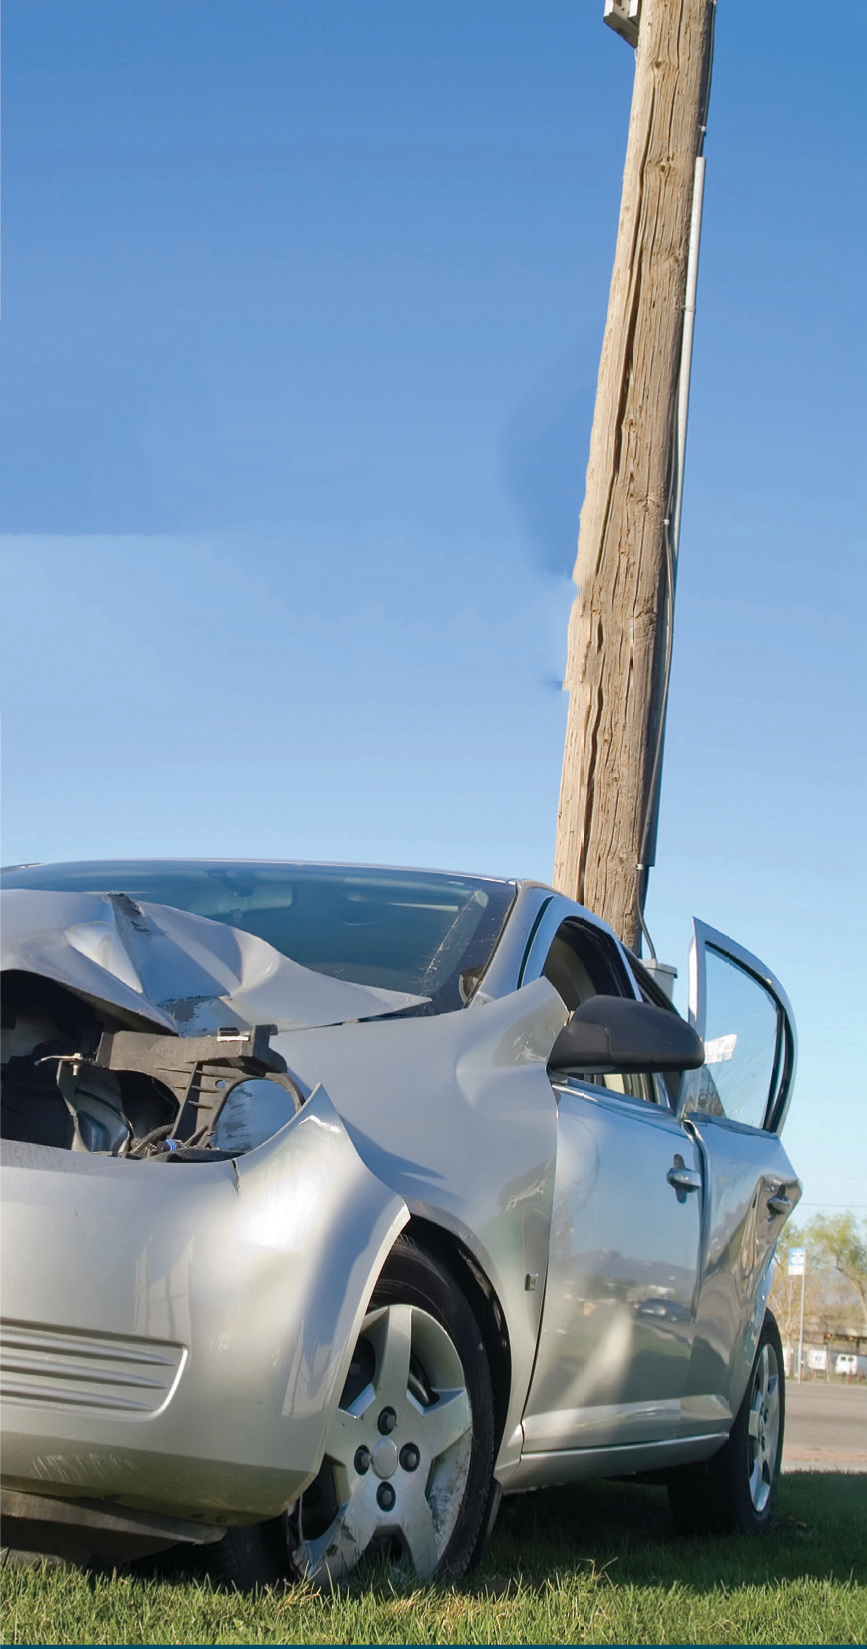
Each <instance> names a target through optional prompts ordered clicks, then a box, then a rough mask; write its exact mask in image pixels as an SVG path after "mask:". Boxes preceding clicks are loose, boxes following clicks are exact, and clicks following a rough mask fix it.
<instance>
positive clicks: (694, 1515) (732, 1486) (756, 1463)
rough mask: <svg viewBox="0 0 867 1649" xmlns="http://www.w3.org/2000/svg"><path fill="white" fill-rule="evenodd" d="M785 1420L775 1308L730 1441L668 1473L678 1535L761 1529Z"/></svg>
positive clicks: (769, 1508)
mask: <svg viewBox="0 0 867 1649" xmlns="http://www.w3.org/2000/svg"><path fill="white" fill-rule="evenodd" d="M785 1419H786V1381H785V1374H784V1371H783V1347H782V1342H781V1340H780V1331H779V1329H778V1328H777V1323H776V1319H775V1317H774V1316H773V1313H772V1312H770V1311H768V1312H767V1313H766V1315H765V1320H764V1323H763V1324H762V1332H761V1334H760V1336H759V1344H758V1348H757V1350H756V1356H755V1361H754V1363H753V1366H752V1371H751V1373H750V1378H749V1382H748V1385H747V1389H746V1392H745V1394H744V1400H743V1402H742V1403H741V1406H740V1408H739V1409H738V1412H737V1416H736V1419H735V1423H734V1425H733V1426H732V1429H731V1433H730V1435H729V1438H728V1442H727V1443H725V1444H724V1446H723V1447H722V1448H721V1449H720V1451H719V1453H718V1454H715V1455H714V1456H713V1458H712V1459H711V1460H708V1461H707V1462H706V1463H703V1464H701V1465H698V1466H682V1467H680V1468H679V1469H678V1470H677V1471H674V1472H672V1474H671V1477H670V1479H669V1485H668V1495H669V1502H670V1505H671V1512H672V1517H673V1519H674V1523H675V1527H676V1528H677V1530H678V1533H680V1534H694V1533H700V1532H702V1531H704V1530H710V1531H732V1532H735V1533H740V1534H761V1533H762V1532H763V1531H764V1530H765V1529H767V1528H768V1526H769V1524H770V1522H771V1518H772V1516H773V1512H774V1502H775V1500H776V1498H777V1485H778V1483H779V1478H780V1465H781V1462H782V1458H783V1434H784V1430H785Z"/></svg>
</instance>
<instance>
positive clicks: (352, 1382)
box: [207, 1237, 498, 1589]
mask: <svg viewBox="0 0 867 1649" xmlns="http://www.w3.org/2000/svg"><path fill="white" fill-rule="evenodd" d="M493 1465H494V1405H493V1393H492V1388H491V1377H490V1371H489V1368H488V1362H487V1357H486V1355H485V1348H484V1342H483V1340H482V1335H481V1333H480V1330H479V1326H478V1323H477V1322H476V1318H475V1316H474V1314H473V1311H472V1309H471V1307H470V1305H469V1303H468V1301H467V1300H466V1298H465V1296H464V1294H463V1293H462V1292H461V1290H460V1289H459V1288H458V1286H457V1285H456V1283H455V1281H454V1279H453V1278H452V1276H451V1275H450V1274H449V1272H448V1271H447V1270H446V1269H445V1267H444V1266H443V1265H442V1264H441V1263H440V1262H439V1261H438V1260H437V1259H434V1258H433V1256H431V1255H430V1254H428V1253H426V1252H425V1251H424V1250H423V1249H422V1248H420V1247H419V1246H418V1244H417V1243H415V1242H414V1241H413V1240H412V1239H411V1238H409V1237H399V1238H398V1241H397V1243H396V1244H395V1247H394V1248H393V1249H392V1252H391V1254H390V1255H389V1257H388V1260H387V1261H386V1264H385V1266H384V1268H383V1271H382V1274H381V1276H380V1278H379V1281H378V1283H377V1285H376V1288H375V1289H374V1291H373V1294H372V1296H371V1299H370V1303H369V1305H368V1308H367V1311H366V1313H365V1317H364V1321H363V1323H362V1327H361V1333H360V1335H359V1338H358V1342H357V1344H356V1346H355V1349H354V1351H353V1356H352V1362H351V1365H350V1369H349V1373H348V1375H347V1379H346V1382H345V1384H344V1388H343V1391H342V1393H341V1397H340V1402H339V1404H338V1407H337V1411H336V1413H335V1416H334V1418H333V1420H332V1423H331V1427H330V1430H329V1434H328V1437H327V1439H326V1444H325V1458H324V1460H323V1464H322V1468H321V1470H320V1472H319V1475H318V1477H317V1478H316V1480H315V1482H314V1483H312V1484H311V1486H310V1488H309V1489H307V1490H306V1491H305V1493H304V1494H303V1495H302V1496H301V1497H300V1499H299V1501H298V1502H297V1503H296V1505H295V1506H294V1507H293V1508H292V1510H291V1512H290V1513H288V1514H287V1515H286V1516H285V1517H284V1518H278V1519H274V1520H272V1521H270V1522H268V1523H262V1524H258V1525H255V1526H254V1527H252V1528H243V1529H232V1530H229V1532H228V1534H227V1535H226V1538H225V1539H224V1540H222V1541H220V1542H219V1544H218V1545H217V1546H215V1547H213V1548H212V1549H211V1551H210V1552H209V1554H208V1558H207V1568H208V1571H209V1572H210V1574H211V1577H212V1578H213V1579H214V1580H216V1581H218V1582H222V1583H223V1584H228V1585H234V1586H237V1587H238V1588H240V1589H250V1588H254V1587H257V1586H264V1585H269V1584H272V1583H273V1582H274V1581H275V1580H278V1579H280V1578H297V1579H307V1580H313V1581H315V1582H319V1583H322V1584H325V1585H331V1584H333V1583H334V1582H335V1581H339V1580H341V1579H343V1578H344V1577H345V1576H346V1575H348V1574H349V1573H350V1572H351V1571H352V1570H353V1569H354V1568H355V1567H356V1565H357V1564H358V1563H359V1562H361V1560H362V1559H363V1558H365V1557H369V1558H377V1557H389V1558H390V1557H395V1558H397V1559H398V1560H399V1561H403V1562H406V1563H408V1565H409V1567H410V1568H411V1569H412V1570H414V1572H415V1575H416V1578H417V1579H419V1580H430V1579H432V1578H437V1579H442V1578H450V1579H456V1578H458V1577H459V1576H461V1575H463V1574H464V1573H465V1572H466V1570H467V1569H468V1568H469V1566H470V1564H471V1563H472V1562H473V1561H474V1559H475V1558H477V1557H478V1555H480V1552H481V1550H482V1549H483V1547H484V1545H485V1544H486V1541H487V1538H488V1536H489V1534H490V1531H491V1528H492V1526H493V1521H494V1516H495V1513H496V1505H497V1500H498V1493H497V1488H496V1485H495V1484H494V1481H493Z"/></svg>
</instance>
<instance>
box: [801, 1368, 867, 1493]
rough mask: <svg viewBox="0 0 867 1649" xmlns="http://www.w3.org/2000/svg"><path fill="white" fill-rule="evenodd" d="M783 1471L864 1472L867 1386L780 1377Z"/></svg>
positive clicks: (866, 1430) (866, 1458) (866, 1454)
mask: <svg viewBox="0 0 867 1649" xmlns="http://www.w3.org/2000/svg"><path fill="white" fill-rule="evenodd" d="M783 1471H862V1472H867V1385H864V1384H857V1385H856V1384H853V1385H843V1384H840V1383H838V1382H836V1381H825V1380H805V1381H803V1382H802V1383H801V1384H800V1385H799V1384H798V1382H797V1381H796V1380H787V1381H786V1441H785V1445H784V1449H783Z"/></svg>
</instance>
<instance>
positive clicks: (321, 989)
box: [0, 888, 427, 1036]
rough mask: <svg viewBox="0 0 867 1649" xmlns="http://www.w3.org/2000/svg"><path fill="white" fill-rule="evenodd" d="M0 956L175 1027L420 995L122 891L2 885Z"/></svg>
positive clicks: (200, 1031) (312, 1021)
mask: <svg viewBox="0 0 867 1649" xmlns="http://www.w3.org/2000/svg"><path fill="white" fill-rule="evenodd" d="M0 966H2V968H3V970H4V971H5V970H11V969H18V970H20V971H22V972H24V973H35V974H39V975H41V976H42V977H43V978H46V979H53V980H55V981H56V982H57V983H58V984H60V985H65V986H67V987H68V989H69V990H72V991H75V992H76V993H77V994H78V995H80V996H84V997H86V998H88V999H89V1000H91V1001H98V1002H102V1003H106V1004H110V1005H112V1006H113V1007H115V1008H118V1009H120V1010H121V1011H122V1013H133V1014H135V1015H137V1016H138V1017H140V1018H144V1019H147V1020H148V1021H149V1022H150V1023H152V1024H155V1025H160V1026H162V1027H163V1028H164V1029H167V1030H171V1031H177V1032H178V1033H179V1034H180V1035H181V1036H203V1035H207V1034H209V1033H211V1032H213V1031H216V1030H218V1029H219V1028H220V1027H221V1026H223V1025H228V1024H232V1025H237V1026H238V1027H240V1028H249V1027H251V1026H253V1025H263V1024H272V1025H276V1026H277V1029H278V1030H279V1031H288V1030H299V1029H302V1028H312V1027H314V1026H319V1025H337V1024H344V1023H346V1022H348V1021H351V1020H356V1019H375V1018H378V1017H380V1016H381V1015H383V1014H389V1013H395V1012H396V1011H398V1010H399V1009H401V1008H407V1007H413V1006H415V1005H417V1004H418V1003H421V1002H424V1001H426V1000H427V998H426V997H423V996H411V995H409V994H408V993H407V992H406V991H388V990H380V989H378V988H377V987H375V986H370V985H353V984H351V983H349V982H348V981H346V980H342V979H331V978H329V977H328V976H327V975H325V974H321V973H314V972H313V971H312V969H310V968H303V967H301V965H300V963H298V962H291V961H290V960H289V958H288V957H286V956H282V955H281V953H280V952H279V951H277V950H275V949H274V947H273V946H272V945H269V944H266V942H265V940H264V939H257V938H256V937H255V936H254V935H253V934H250V933H244V932H243V931H242V930H241V929H240V928H234V927H229V926H227V925H226V924H225V923H224V922H212V921H210V920H209V919H208V918H207V917H204V916H192V915H190V913H189V912H188V911H183V910H175V909H174V908H173V907H172V906H170V905H155V904H140V903H139V902H138V901H137V900H134V899H131V898H129V897H128V896H127V895H126V894H123V893H46V892H41V891H40V892H37V891H35V890H29V889H23V888H9V889H7V890H6V891H5V892H3V893H2V894H0Z"/></svg>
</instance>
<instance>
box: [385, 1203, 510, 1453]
mask: <svg viewBox="0 0 867 1649" xmlns="http://www.w3.org/2000/svg"><path fill="white" fill-rule="evenodd" d="M400 1234H401V1236H402V1237H409V1238H411V1239H412V1241H414V1242H415V1243H416V1244H417V1245H418V1247H419V1248H421V1249H424V1250H425V1252H426V1253H428V1254H430V1255H431V1257H432V1258H433V1259H436V1260H438V1261H439V1263H440V1264H441V1265H442V1266H443V1267H444V1268H445V1270H446V1271H448V1272H449V1274H450V1275H451V1276H452V1277H453V1279H454V1281H455V1282H456V1284H457V1285H458V1287H459V1288H460V1289H461V1290H462V1292H463V1293H464V1295H465V1296H466V1299H467V1301H468V1303H469V1306H470V1308H471V1310H472V1312H473V1315H474V1317H475V1319H476V1322H477V1323H478V1326H479V1332H480V1334H481V1336H482V1342H483V1344H484V1348H485V1355H486V1357H487V1360H488V1368H489V1370H490V1375H491V1386H492V1388H493V1396H494V1453H495V1455H496V1452H497V1450H498V1449H499V1447H500V1444H501V1442H502V1440H503V1433H504V1430H505V1426H506V1416H507V1414H508V1410H509V1402H510V1399H511V1395H512V1351H511V1345H510V1341H509V1331H508V1327H507V1325H506V1317H505V1313H504V1311H503V1308H502V1306H501V1304H500V1301H499V1298H498V1296H497V1291H496V1289H495V1288H494V1286H493V1284H492V1283H491V1281H490V1279H489V1278H488V1277H487V1276H486V1275H485V1272H484V1271H483V1270H482V1267H481V1266H480V1265H479V1263H478V1261H477V1260H476V1259H475V1258H474V1256H473V1255H472V1254H471V1252H470V1250H469V1249H468V1248H467V1246H466V1244H465V1243H463V1242H461V1239H460V1238H459V1237H458V1236H456V1235H455V1233H454V1232H453V1231H449V1230H447V1229H446V1228H445V1227H444V1226H441V1225H437V1224H435V1222H434V1221H433V1220H427V1219H424V1218H423V1217H422V1216H421V1215H418V1214H411V1215H410V1218H409V1220H408V1222H407V1224H406V1225H405V1226H404V1227H403V1230H402V1231H401V1233H400Z"/></svg>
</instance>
